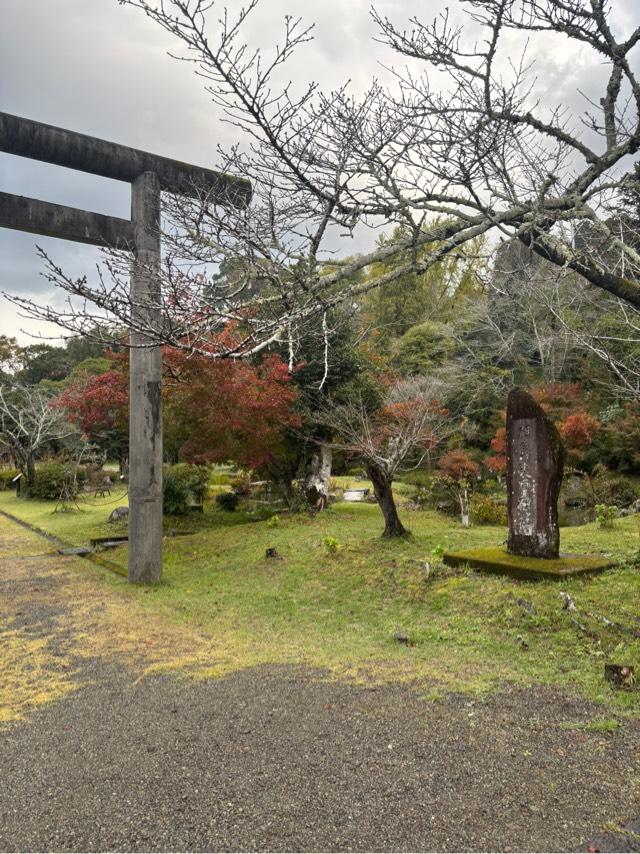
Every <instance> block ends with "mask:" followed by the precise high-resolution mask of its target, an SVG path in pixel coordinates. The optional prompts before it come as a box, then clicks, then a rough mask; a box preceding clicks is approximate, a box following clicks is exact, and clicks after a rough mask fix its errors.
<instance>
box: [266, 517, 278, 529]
mask: <svg viewBox="0 0 640 854" xmlns="http://www.w3.org/2000/svg"><path fill="white" fill-rule="evenodd" d="M279 524H280V518H279V516H278V515H275V516H271V518H270V519H267V528H277V527H278V525H279Z"/></svg>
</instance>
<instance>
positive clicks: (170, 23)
mask: <svg viewBox="0 0 640 854" xmlns="http://www.w3.org/2000/svg"><path fill="white" fill-rule="evenodd" d="M120 2H122V3H123V4H124V5H128V6H133V7H136V8H138V9H139V10H141V12H142V13H144V14H145V15H146V16H147V17H148V18H149V19H151V20H152V21H154V22H155V23H157V24H158V25H159V26H160V27H162V28H164V29H165V30H166V31H167V32H168V33H170V34H171V35H172V36H174V37H175V39H176V43H177V51H178V53H177V55H178V57H179V58H180V59H181V60H183V61H186V62H189V63H193V65H194V67H195V71H196V73H197V75H198V76H199V77H200V78H201V79H202V80H203V81H204V86H205V89H206V91H207V92H208V93H209V95H210V96H211V99H212V101H213V102H214V103H215V104H216V105H217V106H218V107H220V108H221V109H222V111H223V112H224V115H225V117H226V120H227V121H228V122H230V123H231V124H232V125H233V126H235V128H236V129H237V131H238V137H239V139H240V144H239V145H237V146H236V147H232V148H231V149H230V150H228V151H222V150H221V151H220V152H219V155H220V156H219V163H218V167H219V168H220V169H221V170H223V171H228V172H233V173H235V174H239V175H243V176H246V177H248V178H250V179H251V181H252V184H253V187H254V195H253V201H252V203H251V205H250V206H249V208H248V209H247V210H246V211H240V212H239V211H236V212H232V211H221V210H220V209H218V208H216V207H215V206H214V205H211V204H209V203H208V200H207V199H206V198H202V199H200V200H199V203H193V202H191V201H188V200H184V199H167V200H166V221H167V233H166V234H165V247H166V258H165V264H164V267H163V276H162V302H161V308H162V316H163V322H162V323H161V324H160V325H159V326H158V325H156V324H151V325H150V326H149V325H148V326H146V327H145V328H143V329H137V326H139V325H140V324H141V323H142V322H143V321H141V320H140V319H139V318H140V317H145V316H147V315H148V312H147V311H142V310H137V311H134V310H133V309H134V308H136V307H134V306H132V305H131V301H130V298H129V292H128V283H127V273H128V268H127V264H128V261H127V260H126V259H125V258H123V257H118V256H117V255H116V254H112V256H111V257H110V258H109V262H108V264H107V266H106V275H103V277H102V278H99V279H98V280H97V281H95V282H93V283H89V281H88V279H81V280H79V281H75V280H72V279H70V278H69V277H67V276H66V275H65V274H64V271H62V270H60V269H59V268H58V267H56V266H55V264H53V263H51V262H50V264H49V275H50V276H51V278H52V280H53V281H54V282H55V283H56V284H58V285H59V286H60V287H61V288H62V289H63V290H64V291H66V293H67V294H68V295H69V303H68V305H67V308H66V309H65V310H60V309H53V308H48V307H42V306H35V305H34V304H33V303H29V301H27V300H16V301H17V302H19V303H20V305H21V306H22V308H23V309H24V310H25V311H27V312H30V313H34V314H36V315H37V316H39V317H45V318H46V319H49V320H54V321H56V322H58V323H59V324H61V325H63V326H64V327H66V328H67V329H70V330H72V331H73V332H75V333H77V332H80V333H85V332H87V331H88V330H89V329H90V328H91V327H94V326H95V325H96V323H98V322H100V323H103V322H104V321H105V319H107V320H108V321H110V322H112V323H114V322H115V323H117V324H119V325H122V324H124V325H127V326H129V327H132V328H133V329H134V331H140V332H142V333H143V334H145V335H147V336H148V340H150V341H151V342H153V341H156V342H160V343H167V344H170V345H172V346H179V347H186V348H188V349H190V350H193V351H196V352H201V351H204V352H206V353H207V354H208V355H221V356H229V355H231V356H235V355H242V354H246V353H251V352H255V351H256V350H259V349H262V348H264V347H267V346H269V345H270V344H271V343H273V342H275V341H288V342H290V346H291V349H292V351H293V350H294V349H295V341H296V336H297V334H298V332H297V330H298V329H299V328H300V326H301V324H304V323H305V321H307V320H308V319H309V318H312V317H317V316H318V315H320V316H322V315H323V314H325V313H326V312H327V311H328V310H329V309H330V308H331V307H332V306H335V305H336V304H337V303H339V302H344V301H345V300H356V299H357V298H359V297H361V296H362V295H363V294H365V293H366V292H368V291H369V290H371V289H373V288H376V287H379V286H381V285H383V284H385V283H386V282H390V281H393V280H395V279H396V278H398V277H400V276H403V275H406V274H407V273H411V272H417V273H419V272H423V271H425V270H426V269H428V268H429V267H430V266H431V265H433V264H435V263H437V262H438V261H439V260H441V259H443V258H444V257H447V256H451V255H456V254H463V253H464V251H465V246H467V245H468V244H469V242H470V241H472V240H473V239H475V238H477V237H479V236H481V235H488V234H490V233H493V234H496V235H501V236H503V237H506V238H514V239H516V240H519V241H521V242H522V243H523V244H524V245H526V246H529V247H531V249H532V250H533V251H534V252H535V253H537V254H538V255H540V256H541V257H543V258H545V259H546V260H548V261H550V262H551V263H552V264H554V265H556V266H558V267H561V268H565V269H569V270H572V271H574V272H575V273H577V274H579V275H580V276H582V277H584V278H585V279H586V280H587V281H589V282H590V283H591V284H593V285H594V286H595V287H597V288H600V289H602V290H603V291H606V292H607V293H609V294H610V295H611V296H612V297H614V298H616V299H618V300H621V301H623V302H624V303H625V304H628V305H630V306H634V307H635V308H638V307H640V282H639V281H638V278H637V275H636V274H635V273H634V272H632V271H634V270H637V268H638V265H639V264H640V254H639V253H638V250H637V249H636V248H634V246H633V245H632V244H630V243H627V242H625V241H621V240H620V236H619V235H618V234H617V233H616V230H615V229H614V228H612V227H611V223H610V218H609V216H608V213H607V208H608V205H610V204H614V203H615V200H616V199H617V198H618V196H620V194H622V193H623V192H624V191H626V190H627V189H628V188H629V186H630V183H631V182H632V181H633V180H634V174H635V173H634V172H633V169H632V168H631V166H630V160H631V158H632V157H633V156H635V155H637V152H638V149H639V147H640V82H639V81H638V79H637V75H636V72H635V70H634V67H633V57H632V52H633V50H634V48H636V46H637V45H638V42H639V41H640V27H638V28H636V29H635V30H634V31H633V32H630V33H626V34H618V33H617V32H616V31H615V28H614V24H613V16H612V14H611V9H610V6H609V4H608V3H607V2H606V0H458V2H457V4H456V6H457V7H459V10H460V11H462V12H464V13H465V14H466V15H467V16H468V24H469V28H470V29H469V30H467V29H466V28H463V27H461V26H459V25H458V24H457V23H455V22H454V19H453V18H452V17H450V16H449V15H448V14H445V15H444V16H441V17H439V18H437V19H436V20H435V21H433V22H432V23H424V22H422V21H420V20H418V19H417V18H414V19H412V20H411V22H410V28H409V29H405V28H404V27H403V26H402V25H398V24H396V23H394V22H392V21H391V20H389V19H388V18H387V17H385V16H383V15H381V14H379V13H377V12H375V11H374V12H373V17H374V19H375V22H376V23H377V25H378V27H379V30H380V36H379V39H380V41H382V42H383V43H384V44H386V45H387V46H389V47H390V48H392V49H393V50H394V51H396V52H397V54H398V55H399V56H400V57H401V59H402V61H403V62H404V61H407V62H408V63H409V67H408V68H407V69H406V70H401V69H399V68H396V69H394V70H393V75H394V80H395V83H394V87H393V88H392V89H387V88H384V87H383V86H382V85H381V84H380V83H378V82H374V83H373V84H372V85H371V87H370V89H369V90H368V91H367V92H366V93H365V94H364V95H363V96H362V97H355V96H354V95H352V94H350V91H349V89H348V87H347V86H344V87H343V88H341V89H338V90H337V91H335V92H331V93H325V92H322V91H321V90H320V88H319V87H317V86H316V85H315V84H310V85H308V86H306V85H304V86H302V87H301V86H300V85H298V84H294V83H290V82H289V83H287V82H285V83H284V84H282V83H281V82H280V81H282V80H283V79H284V80H285V81H286V74H287V62H288V60H289V59H290V58H291V56H292V55H293V53H294V52H296V51H298V50H304V48H305V45H306V43H307V42H308V41H309V40H310V38H311V29H310V28H306V27H305V26H304V25H303V24H302V23H301V22H300V21H299V20H294V19H292V18H290V17H288V18H286V21H285V29H284V34H283V37H282V41H281V42H280V44H279V46H277V47H275V48H274V49H273V51H271V52H268V51H264V50H261V49H256V50H253V49H252V48H250V47H249V46H248V45H247V43H246V42H245V41H244V40H243V35H242V32H243V26H244V24H245V23H246V20H247V18H248V17H249V16H250V15H252V14H253V13H254V11H255V9H256V6H257V5H258V0H248V3H247V6H246V7H245V8H243V9H241V10H240V11H239V12H238V13H237V14H236V16H235V17H232V16H230V15H229V14H228V12H227V11H226V10H221V11H219V10H218V8H217V6H216V4H214V2H213V0H120ZM478 32H480V35H478ZM514 32H516V33H524V34H528V35H529V36H531V38H532V39H533V40H542V41H544V40H547V41H548V40H550V39H552V38H554V37H563V38H565V39H566V40H567V42H568V43H571V44H572V45H574V46H578V47H580V48H583V49H584V50H586V51H588V52H589V53H590V56H591V59H592V61H593V64H594V66H595V65H598V66H601V65H602V64H604V65H605V66H606V67H608V69H609V74H608V80H607V82H606V84H605V85H604V86H603V91H602V97H601V98H600V100H599V101H598V102H593V103H591V102H588V103H586V112H585V113H584V114H582V115H572V114H571V112H570V111H569V110H568V109H565V108H564V107H563V106H562V105H561V104H554V103H552V101H551V98H552V96H549V97H548V98H547V99H545V101H544V102H542V103H541V102H539V101H536V99H535V96H534V94H533V91H532V89H533V81H534V74H533V71H532V68H531V64H530V63H529V62H528V59H527V57H526V56H522V57H521V58H520V60H514V59H513V57H512V56H511V51H512V42H510V37H511V36H512V35H513V33H514ZM421 69H422V70H421ZM436 81H437V82H439V83H441V85H439V86H438V85H436ZM382 222H384V223H388V224H391V225H393V226H395V225H401V226H402V227H403V232H402V233H403V235H404V236H403V237H402V238H400V239H398V240H397V241H392V242H390V243H386V244H384V245H383V246H379V247H378V248H377V249H375V250H374V251H372V252H368V253H364V254H360V255H357V256H355V257H351V258H349V259H348V260H340V259H338V258H337V257H336V256H335V255H334V254H332V252H331V251H330V249H329V247H330V246H332V245H335V243H334V238H335V236H336V235H337V234H347V235H352V234H353V233H354V230H355V229H356V227H366V226H373V225H377V224H380V223H382ZM580 222H589V223H590V225H591V227H592V229H593V230H594V232H596V233H597V234H598V235H599V236H600V237H601V239H602V241H604V242H605V243H606V244H607V245H610V246H613V247H615V248H616V249H617V250H618V251H619V252H620V254H621V256H622V257H624V258H625V259H626V261H627V262H628V263H627V267H626V269H625V271H624V272H622V271H621V270H612V269H610V268H609V267H608V265H607V264H603V263H602V260H601V258H600V257H599V256H598V253H593V252H590V251H589V249H588V247H584V246H580V245H578V244H576V243H575V241H574V242H572V241H571V240H568V239H567V238H566V234H567V231H569V232H570V231H571V229H566V228H560V226H563V225H565V226H566V225H567V224H575V223H580ZM419 249H420V250H422V249H428V250H430V251H428V252H426V254H425V253H424V252H418V250H419ZM407 250H409V255H408V257H407ZM390 259H397V263H396V264H395V266H393V267H392V269H391V270H389V271H388V272H385V273H384V274H383V275H380V276H378V277H372V278H368V279H367V280H365V281H358V280H357V278H356V277H357V274H358V273H359V271H362V270H363V269H365V268H367V267H370V266H371V265H372V264H373V263H374V262H376V261H388V260H390ZM220 264H222V265H223V268H224V270H225V271H226V272H225V274H224V275H222V276H220V275H218V274H215V275H214V274H213V272H212V271H215V270H217V266H218V265H220ZM79 301H80V302H79ZM137 308H138V309H140V308H141V307H140V306H138V307H137ZM132 315H133V318H132ZM136 317H137V318H138V320H136V319H135V318H136ZM229 320H233V321H235V322H236V323H237V328H238V329H241V330H243V332H244V334H243V335H240V336H238V335H236V336H235V338H234V342H235V343H234V344H233V345H223V344H220V347H219V348H218V350H212V348H211V347H210V346H205V347H204V348H203V342H209V341H210V339H211V335H212V331H214V330H216V329H218V328H219V326H220V324H221V323H223V322H227V321H229Z"/></svg>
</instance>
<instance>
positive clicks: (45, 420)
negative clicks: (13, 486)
mask: <svg viewBox="0 0 640 854" xmlns="http://www.w3.org/2000/svg"><path fill="white" fill-rule="evenodd" d="M51 400H52V394H51V393H50V392H48V391H46V390H45V389H42V388H38V387H36V386H27V385H21V384H18V383H13V384H11V385H9V384H6V383H0V444H3V445H6V447H7V448H8V449H9V453H10V455H11V456H12V458H13V460H14V462H15V463H16V464H17V465H18V467H19V468H20V470H21V471H22V473H23V474H24V475H25V477H26V481H27V489H29V488H30V487H31V486H33V484H34V482H35V478H36V459H37V457H38V454H39V453H41V452H42V451H43V450H44V449H45V448H46V446H47V445H49V444H50V443H51V442H54V441H61V440H63V439H66V438H68V437H69V436H71V435H73V433H74V432H75V428H73V427H72V426H71V425H70V424H69V422H68V421H66V419H65V417H64V413H63V412H62V410H60V409H56V408H54V407H52V406H51Z"/></svg>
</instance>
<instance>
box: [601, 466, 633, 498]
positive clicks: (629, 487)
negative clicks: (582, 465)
mask: <svg viewBox="0 0 640 854" xmlns="http://www.w3.org/2000/svg"><path fill="white" fill-rule="evenodd" d="M591 487H592V489H593V498H594V504H606V505H608V506H611V505H614V504H615V506H616V507H629V505H630V504H633V502H634V501H635V500H636V498H637V497H638V490H637V489H636V487H635V486H634V484H633V482H632V481H631V480H629V478H628V477H625V476H624V475H622V474H613V473H612V472H610V471H608V470H607V469H605V468H603V467H598V468H597V470H596V472H595V474H594V475H593V477H592V478H591Z"/></svg>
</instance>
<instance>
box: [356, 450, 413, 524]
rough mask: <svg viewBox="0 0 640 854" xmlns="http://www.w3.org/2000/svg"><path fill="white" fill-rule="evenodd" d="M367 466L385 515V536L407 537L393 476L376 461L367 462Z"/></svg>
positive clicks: (379, 504) (377, 499)
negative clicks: (397, 504)
mask: <svg viewBox="0 0 640 854" xmlns="http://www.w3.org/2000/svg"><path fill="white" fill-rule="evenodd" d="M365 468H366V471H367V476H368V477H369V480H370V481H371V482H372V483H373V492H374V495H375V497H376V501H377V502H378V506H379V507H380V510H381V511H382V515H383V516H384V531H383V532H382V536H383V537H406V536H407V534H408V531H407V529H406V528H405V527H404V525H403V524H402V522H401V521H400V517H399V516H398V509H397V507H396V502H395V500H394V497H393V490H392V488H391V487H392V482H393V481H392V478H391V477H389V475H388V474H387V473H386V472H385V471H384V469H383V468H382V467H381V466H379V465H377V464H375V463H371V462H369V463H366V464H365Z"/></svg>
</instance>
